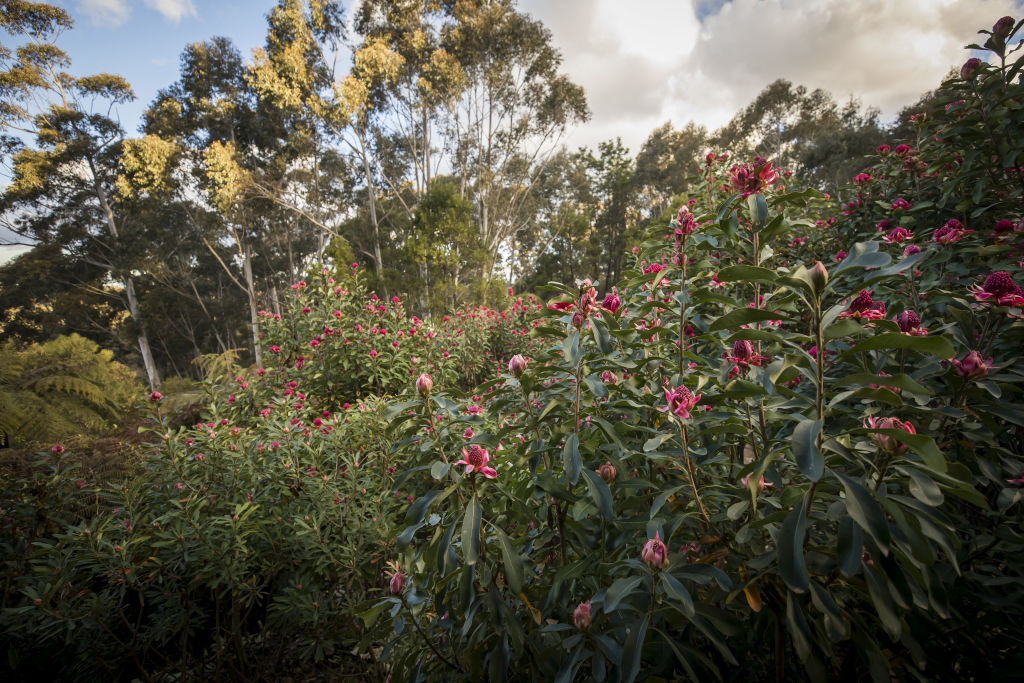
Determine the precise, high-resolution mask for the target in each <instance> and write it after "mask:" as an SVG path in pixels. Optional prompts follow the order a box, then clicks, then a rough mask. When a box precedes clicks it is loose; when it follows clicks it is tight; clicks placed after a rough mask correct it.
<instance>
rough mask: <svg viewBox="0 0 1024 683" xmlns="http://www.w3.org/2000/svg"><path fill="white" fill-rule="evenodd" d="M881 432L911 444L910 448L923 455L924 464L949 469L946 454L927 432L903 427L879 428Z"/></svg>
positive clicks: (939, 469) (936, 469) (937, 470)
mask: <svg viewBox="0 0 1024 683" xmlns="http://www.w3.org/2000/svg"><path fill="white" fill-rule="evenodd" d="M875 431H877V432H878V433H879V434H887V435H888V436H891V437H892V438H894V439H896V440H897V441H899V442H900V443H903V444H906V445H907V446H910V449H911V450H912V451H914V452H915V453H917V454H918V455H920V456H921V460H923V461H924V464H926V465H928V467H930V468H932V469H933V470H935V471H936V472H945V471H947V470H948V469H949V464H948V463H947V462H946V456H945V455H943V454H942V451H940V450H939V447H938V445H937V444H936V443H935V439H933V438H932V437H930V436H928V435H926V434H909V433H907V432H905V431H903V430H902V429H878V430H875Z"/></svg>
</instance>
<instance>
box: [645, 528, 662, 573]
mask: <svg viewBox="0 0 1024 683" xmlns="http://www.w3.org/2000/svg"><path fill="white" fill-rule="evenodd" d="M640 559H641V560H643V561H644V562H645V563H646V564H647V566H648V567H650V568H651V569H664V568H665V567H667V566H668V547H666V546H665V543H664V542H663V541H662V540H661V536H660V535H659V534H658V532H655V533H654V538H650V539H648V540H647V542H646V543H644V548H643V550H642V551H640Z"/></svg>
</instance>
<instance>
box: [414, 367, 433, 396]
mask: <svg viewBox="0 0 1024 683" xmlns="http://www.w3.org/2000/svg"><path fill="white" fill-rule="evenodd" d="M433 388H434V380H432V379H431V378H430V375H428V374H427V373H425V372H424V373H423V374H421V375H420V376H419V377H417V378H416V391H418V392H420V395H421V396H426V395H427V394H429V393H430V390H431V389H433Z"/></svg>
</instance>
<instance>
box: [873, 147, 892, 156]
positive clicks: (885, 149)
mask: <svg viewBox="0 0 1024 683" xmlns="http://www.w3.org/2000/svg"><path fill="white" fill-rule="evenodd" d="M890 149H891V148H890V147H889V145H886V144H881V145H879V146H878V147H875V151H876V152H878V153H879V154H880V155H881V156H883V157H884V156H885V155H886V154H888V153H889V150H890Z"/></svg>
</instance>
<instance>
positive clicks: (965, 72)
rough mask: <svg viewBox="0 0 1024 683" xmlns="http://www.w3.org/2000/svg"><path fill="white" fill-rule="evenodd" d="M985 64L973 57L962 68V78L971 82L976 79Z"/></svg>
mask: <svg viewBox="0 0 1024 683" xmlns="http://www.w3.org/2000/svg"><path fill="white" fill-rule="evenodd" d="M982 64H983V62H982V61H981V60H980V59H978V58H977V57H971V58H970V59H968V60H967V61H966V62H964V65H963V66H962V67H960V78H962V79H963V80H965V81H969V80H971V79H972V78H974V77H975V76H976V75H977V74H978V71H979V70H980V69H981V67H982Z"/></svg>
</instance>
